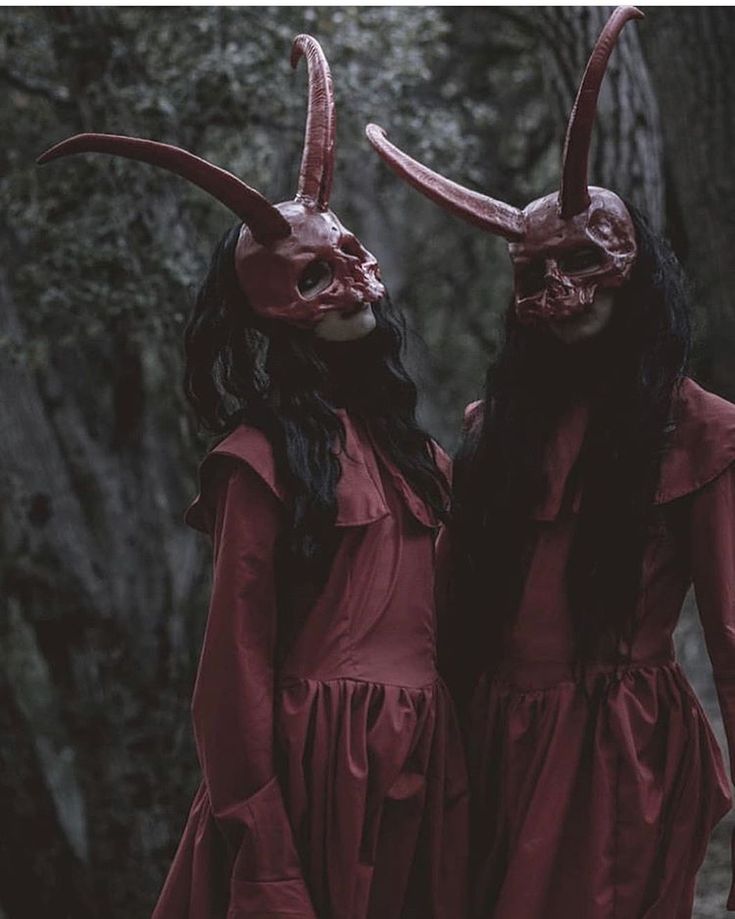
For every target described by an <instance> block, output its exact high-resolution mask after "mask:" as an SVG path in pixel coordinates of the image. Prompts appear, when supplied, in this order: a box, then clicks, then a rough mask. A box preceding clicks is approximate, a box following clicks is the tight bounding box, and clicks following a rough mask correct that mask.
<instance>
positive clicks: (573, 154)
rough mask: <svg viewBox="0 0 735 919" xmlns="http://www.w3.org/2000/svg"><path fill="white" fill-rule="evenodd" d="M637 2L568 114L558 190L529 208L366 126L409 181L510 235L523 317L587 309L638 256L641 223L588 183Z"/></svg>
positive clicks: (597, 57)
mask: <svg viewBox="0 0 735 919" xmlns="http://www.w3.org/2000/svg"><path fill="white" fill-rule="evenodd" d="M642 17H643V13H641V12H640V11H639V10H637V9H636V8H635V7H631V6H627V7H625V6H623V7H618V8H617V9H616V10H615V11H614V12H613V13H612V15H611V16H610V19H609V20H608V22H607V24H606V25H605V27H604V29H603V30H602V33H601V34H600V37H599V38H598V40H597V43H596V45H595V47H594V49H593V51H592V54H591V55H590V58H589V61H588V63H587V68H586V70H585V72H584V76H583V78H582V82H581V84H580V87H579V91H578V92H577V98H576V100H575V103H574V107H573V109H572V113H571V115H570V117H569V124H568V126H567V134H566V141H565V144H564V154H563V162H562V181H561V188H560V190H559V191H558V192H554V193H553V194H550V195H546V196H545V197H543V198H539V199H538V200H536V201H532V202H531V203H530V204H529V205H527V206H526V207H525V208H524V209H523V210H520V209H519V208H515V207H512V206H511V205H509V204H505V203H504V202H502V201H497V200H495V199H494V198H489V197H487V196H486V195H482V194H479V193H478V192H474V191H471V190H469V189H467V188H463V187H462V186H461V185H458V184H457V183H455V182H451V181H450V180H449V179H446V178H444V177H443V176H441V175H439V174H438V173H436V172H433V171H432V170H430V169H428V168H427V167H426V166H423V165H422V164H421V163H418V162H417V161H416V160H414V159H412V158H411V157H410V156H408V155H407V154H405V153H403V152H402V151H401V150H399V149H398V148H397V147H396V146H394V145H393V144H392V143H390V141H388V139H387V138H386V135H385V131H384V130H383V129H382V128H380V127H379V126H378V125H374V124H371V125H368V127H367V129H366V133H367V136H368V139H369V140H370V143H371V144H372V145H373V147H374V148H375V149H376V151H377V152H378V153H379V154H380V156H381V157H382V158H383V159H384V160H385V161H386V163H388V165H389V166H391V168H392V169H393V170H394V171H395V172H396V173H398V175H399V176H401V177H402V178H403V179H405V180H406V181H407V182H408V183H409V184H411V185H413V186H414V188H417V189H418V190H419V191H421V192H423V194H425V195H426V196H427V197H428V198H430V199H431V200H432V201H435V202H436V203H437V204H439V205H441V206H442V207H444V208H446V209H447V210H448V211H451V212H452V213H454V214H456V215H457V216H459V217H462V218H463V219H465V220H467V221H469V222H470V223H472V224H474V225H475V226H479V227H480V228H481V229H483V230H486V231H488V232H490V233H493V234H494V235H497V236H502V237H504V238H505V239H506V240H507V241H508V244H509V251H510V257H511V261H512V263H513V275H514V292H515V310H516V314H517V316H518V318H519V320H520V321H521V322H525V323H534V322H538V321H547V320H557V319H563V318H566V317H568V316H573V315H575V314H577V313H582V312H584V311H585V310H586V309H587V308H588V306H589V305H590V304H591V303H592V301H593V300H594V297H595V293H596V291H597V289H598V288H600V287H602V288H605V287H606V288H615V287H620V286H621V285H622V284H624V283H625V281H626V280H627V279H628V277H629V276H630V272H631V270H632V268H633V263H634V262H635V258H636V254H637V246H636V238H635V228H634V226H633V221H632V219H631V216H630V213H629V211H628V209H627V207H626V206H625V204H624V203H623V201H622V200H621V199H620V198H619V197H618V196H617V195H616V194H615V193H614V192H612V191H609V190H608V189H606V188H597V187H595V186H588V185H587V162H588V158H589V148H590V141H591V139H592V127H593V124H594V119H595V113H596V110H597V98H598V96H599V92H600V87H601V85H602V80H603V77H604V75H605V69H606V67H607V62H608V60H609V57H610V54H611V52H612V50H613V48H614V46H615V43H616V41H617V39H618V36H619V35H620V32H621V30H622V28H623V26H624V25H625V23H626V22H627V21H628V20H629V19H640V18H642Z"/></svg>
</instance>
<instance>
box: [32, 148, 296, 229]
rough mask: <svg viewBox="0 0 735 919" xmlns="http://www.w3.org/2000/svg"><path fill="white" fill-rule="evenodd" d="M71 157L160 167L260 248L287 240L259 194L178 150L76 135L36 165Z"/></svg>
mask: <svg viewBox="0 0 735 919" xmlns="http://www.w3.org/2000/svg"><path fill="white" fill-rule="evenodd" d="M73 153H111V154H112V155H113V156H123V157H125V158H126V159H130V160H138V161H139V162H141V163H150V164H151V165H152V166H160V167H161V168H162V169H167V170H168V171H169V172H173V173H175V174H176V175H179V176H182V178H184V179H187V180H188V181H189V182H191V183H193V184H194V185H198V186H199V188H201V189H203V190H204V191H206V192H208V193H209V194H210V195H212V197H213V198H216V199H217V200H218V201H220V202H221V203H222V204H224V205H225V206H226V207H228V208H229V209H230V210H231V211H233V213H235V214H237V216H238V217H239V218H240V219H241V220H243V221H244V222H245V223H246V224H247V225H248V227H249V228H250V232H251V233H252V234H253V236H254V238H255V239H256V240H257V241H258V242H259V243H262V244H263V245H267V244H268V243H269V242H273V241H274V240H276V239H281V238H282V237H284V236H288V235H289V233H290V232H291V226H290V224H289V223H288V221H287V220H286V218H285V217H283V215H282V214H281V213H280V212H279V211H278V210H277V209H276V208H275V207H274V206H273V205H272V204H271V203H270V201H268V200H267V199H266V198H264V197H263V195H261V194H260V192H257V191H255V189H254V188H250V186H249V185H246V184H245V183H244V182H242V181H241V180H240V179H238V178H237V176H234V175H232V173H231V172H226V171H225V170H224V169H220V168H219V166H214V165H213V164H212V163H208V162H207V161H206V160H203V159H201V158H200V157H198V156H194V154H193V153H189V152H188V151H186V150H182V149H181V147H173V146H171V144H161V143H158V142H157V141H155V140H144V139H142V138H140V137H125V136H123V135H119V134H76V135H75V136H74V137H69V138H67V139H66V140H62V141H61V143H58V144H56V146H54V147H51V148H50V149H49V150H46V152H45V153H42V154H41V156H39V157H38V160H37V161H36V162H37V163H39V164H43V163H48V162H50V161H51V160H55V159H58V158H59V157H62V156H70V155H71V154H73Z"/></svg>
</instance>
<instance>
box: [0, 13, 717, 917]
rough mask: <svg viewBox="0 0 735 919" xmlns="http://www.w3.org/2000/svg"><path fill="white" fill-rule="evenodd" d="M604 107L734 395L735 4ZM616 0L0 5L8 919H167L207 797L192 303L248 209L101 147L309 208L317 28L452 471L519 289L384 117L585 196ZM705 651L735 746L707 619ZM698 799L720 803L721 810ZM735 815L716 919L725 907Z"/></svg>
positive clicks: (454, 156) (640, 27)
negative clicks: (139, 149) (596, 57)
mask: <svg viewBox="0 0 735 919" xmlns="http://www.w3.org/2000/svg"><path fill="white" fill-rule="evenodd" d="M646 12H647V17H646V19H645V20H643V21H642V22H640V23H635V24H632V25H629V26H628V27H627V28H626V30H625V32H624V34H623V37H622V40H621V42H620V44H619V46H618V48H617V49H616V51H615V52H614V54H613V58H612V63H611V66H610V69H609V72H608V76H607V78H606V82H605V85H604V87H603V90H602V95H601V100H600V109H599V118H598V124H597V128H596V135H595V136H596V140H595V146H594V151H593V159H592V164H591V177H592V180H593V181H594V182H595V183H596V184H600V185H605V186H608V187H610V188H613V189H615V190H616V191H617V192H618V193H620V194H621V195H623V196H624V197H626V198H627V199H629V200H630V201H631V202H632V203H634V204H635V205H637V206H638V207H639V208H640V209H642V210H643V211H644V212H645V213H646V214H647V215H648V216H649V218H650V220H651V221H652V222H653V224H654V226H655V227H656V228H657V229H659V230H661V231H662V232H664V233H665V234H666V235H668V237H669V238H670V239H671V241H672V243H673V245H674V247H675V250H676V252H677V253H678V255H679V257H680V259H681V260H682V261H683V263H684V265H685V266H686V269H687V271H688V273H689V276H690V279H691V282H692V292H693V304H694V312H695V320H696V328H697V347H696V352H695V355H694V362H693V372H694V375H695V376H696V378H697V379H698V380H700V381H701V382H702V383H703V384H704V385H706V386H707V387H709V388H710V389H713V390H714V391H716V392H718V393H720V394H722V395H725V396H726V397H729V398H730V399H733V400H735V362H734V361H733V354H734V353H735V352H734V349H735V311H734V310H733V307H732V302H731V298H732V292H733V290H735V258H734V257H733V253H735V173H734V172H733V169H732V151H733V149H735V137H734V136H733V135H734V134H735V88H734V86H733V80H732V75H731V73H732V71H731V61H732V57H733V54H734V53H735V11H734V10H732V9H730V8H727V7H706V6H701V7H656V8H650V10H647V11H646ZM608 14H609V8H604V7H527V8H522V7H362V8H360V7H349V8H348V7H300V8H295V7H246V8H233V7H198V8H187V7H181V8H157V9H156V8H147V9H146V8H135V7H131V8H113V7H107V8H105V7H99V8H95V7H53V8H42V7H36V8H31V7H24V8H8V7H6V8H4V9H2V10H0V39H1V40H0V119H1V123H2V124H4V125H5V128H4V136H5V141H4V143H3V149H2V151H0V207H1V208H2V214H3V220H2V222H0V392H1V393H2V396H1V397H0V595H1V596H2V601H1V606H0V617H1V618H0V700H1V703H2V704H1V705H0V813H2V815H3V816H2V824H3V828H2V833H1V834H0V919H25V917H33V919H36V917H38V916H46V915H53V916H56V917H59V919H92V917H104V919H118V917H119V919H123V917H124V919H144V917H147V915H148V914H149V912H150V909H151V907H152V905H153V902H154V900H155V897H156V895H157V892H158V890H159V887H160V884H161V882H162V879H163V876H164V873H165V871H166V869H167V867H168V864H169V862H170V859H171V857H172V853H173V850H174V847H175V845H176V841H177V839H178V835H179V833H180V831H181V828H182V825H183V821H184V818H185V815H186V811H187V808H188V805H189V802H190V799H191V796H192V794H193V791H194V788H195V786H196V783H197V779H198V766H197V763H196V757H195V754H194V749H193V742H192V735H191V729H190V721H189V698H190V695H191V688H192V681H193V675H194V671H195V667H196V660H197V654H198V649H199V644H200V640H201V634H202V628H203V622H204V617H205V614H206V604H207V586H208V582H207V579H208V565H209V549H208V546H207V544H206V542H205V541H204V540H202V538H201V537H199V536H197V535H196V534H194V533H193V532H190V531H188V530H187V529H186V527H185V526H184V524H183V522H182V514H183V510H184V508H185V507H186V505H187V503H188V502H189V500H190V499H191V498H192V496H193V495H194V493H195V472H196V465H197V461H198V459H199V458H200V456H201V455H202V453H203V452H204V451H205V449H206V446H207V442H206V439H204V438H203V437H201V435H199V434H198V433H197V432H196V431H195V429H194V426H193V423H192V420H191V417H190V415H189V413H188V411H187V408H186V405H185V403H184V400H183V397H182V394H181V389H180V380H181V374H182V356H181V337H182V330H183V326H184V324H185V321H186V315H187V312H188V310H189V307H190V304H191V302H192V295H193V290H194V288H195V286H196V283H197V281H198V280H199V279H201V277H202V275H203V273H204V271H205V269H206V265H207V262H208V257H209V253H210V252H211V249H212V247H213V244H214V242H215V241H216V240H217V239H218V238H219V237H220V235H221V234H222V233H223V232H224V231H225V230H226V229H227V228H228V226H230V225H231V222H232V217H231V216H230V215H229V214H228V213H227V212H226V211H225V210H224V208H222V207H221V206H219V205H218V204H216V203H214V202H213V201H212V200H211V199H209V198H208V197H207V196H206V195H204V194H202V193H200V192H198V191H197V190H196V189H194V188H192V187H191V186H188V185H187V184H186V183H184V182H183V181H181V180H178V179H176V178H174V177H171V176H168V175H166V174H165V173H163V172H161V171H160V170H155V169H152V168H148V167H145V166H141V165H139V164H134V163H129V162H127V161H122V160H118V159H112V158H108V157H103V156H89V157H84V158H81V157H80V158H74V159H72V160H67V161H63V162H60V163H55V164H53V165H51V166H47V167H45V168H44V169H39V168H38V167H36V166H35V165H34V160H35V157H36V156H37V155H38V154H39V153H40V152H41V151H42V150H44V149H45V148H47V147H48V146H50V145H51V144H52V143H54V142H56V141H58V140H60V139H62V138H64V137H67V136H68V135H70V134H73V133H76V132H79V131H106V132H112V133H121V134H132V135H138V136H143V137H151V138H155V139H159V140H164V141H168V142H170V143H175V144H178V145H180V146H183V147H186V148H188V149H190V150H192V151H194V152H196V153H198V154H200V155H202V156H204V157H206V158H208V159H210V160H211V161H213V162H215V163H218V164H220V165H222V166H224V167H225V168H227V169H230V170H232V171H233V172H235V173H236V174H237V175H239V176H241V177H242V178H243V179H244V180H245V181H247V182H248V183H249V184H251V185H253V186H255V187H256V188H258V189H259V190H261V191H262V192H264V193H265V194H266V195H267V196H268V197H270V198H271V200H273V201H280V200H284V199H287V198H290V197H291V196H292V194H293V191H294V189H295V181H296V175H297V170H298V164H299V158H300V151H301V141H302V135H303V129H304V119H305V106H306V77H305V68H303V67H302V68H300V70H299V72H298V73H296V74H294V73H293V72H292V71H291V68H290V67H289V65H288V58H289V51H290V45H291V40H292V38H293V37H294V35H296V34H297V33H299V32H302V31H306V32H310V33H312V34H313V35H315V36H316V37H317V38H318V39H319V40H320V41H321V42H322V44H323V46H324V48H325V51H326V53H327V55H328V58H329V60H330V63H331V66H332V72H333V76H334V82H335V89H336V101H337V119H338V120H337V125H338V139H337V143H338V148H337V174H336V180H335V190H334V195H333V206H334V208H335V210H336V211H337V213H339V214H340V216H341V217H342V219H343V220H344V222H345V223H346V224H347V225H348V226H349V227H350V228H352V229H353V230H354V231H355V232H356V233H357V234H358V236H359V237H360V238H361V239H362V240H363V242H364V243H365V244H366V245H367V246H368V248H370V249H371V250H372V251H373V252H374V253H375V254H376V255H377V256H378V258H379V259H380V261H381V263H382V267H383V276H384V279H385V280H386V282H387V285H388V287H389V289H390V291H391V294H392V297H393V299H394V300H395V301H396V302H397V303H398V304H400V305H401V306H402V307H403V309H404V310H405V312H406V314H407V316H408V320H409V323H410V326H411V328H412V330H413V333H414V334H412V338H411V345H410V361H411V366H412V368H413V370H414V372H415V373H416V375H417V377H418V379H419V385H420V388H421V392H422V403H421V414H422V420H423V422H424V424H425V425H426V426H427V427H428V428H429V429H430V430H431V431H432V432H433V433H434V435H435V436H436V437H437V438H438V439H439V440H440V441H441V442H442V443H443V444H444V445H445V446H446V447H447V448H449V449H451V448H452V447H453V446H454V445H455V444H456V436H457V431H458V428H459V424H460V419H461V414H462V409H463V406H464V405H465V404H466V403H467V402H468V401H470V400H471V399H473V398H476V397H477V396H478V394H479V393H480V391H481V388H482V383H483V377H484V371H485V368H486V365H487V363H488V360H489V359H491V358H492V356H493V355H494V354H495V353H496V349H497V347H498V342H499V339H500V330H501V316H502V313H503V311H504V308H505V306H506V304H507V302H508V298H509V295H510V270H509V262H508V259H507V254H506V250H505V244H504V243H502V241H499V240H494V239H492V238H490V237H488V236H486V235H484V234H482V233H480V232H478V231H476V230H474V229H473V228H471V227H469V226H468V225H466V224H464V223H462V222H460V221H458V220H455V219H453V218H451V217H450V216H449V215H447V214H446V213H444V212H442V211H439V210H438V209H437V208H435V207H433V206H432V205H430V204H429V203H428V202H427V201H425V200H424V199H423V198H422V197H421V196H420V195H418V194H417V193H415V192H414V191H413V190H411V189H409V188H407V187H406V186H404V185H403V184H401V183H400V182H399V181H398V180H397V179H396V178H395V177H394V176H393V175H392V174H391V173H390V172H389V171H388V170H387V169H386V168H385V166H384V165H383V164H382V163H381V162H380V161H379V160H378V158H377V157H376V156H375V155H374V154H373V153H372V151H371V150H370V148H369V146H368V145H367V142H366V141H365V139H364V135H363V129H364V125H365V124H366V123H367V122H368V121H376V122H378V123H380V124H382V125H383V126H384V127H386V128H387V129H389V132H390V136H391V138H392V139H393V140H394V141H395V142H397V143H398V144H399V145H401V146H402V147H403V148H404V149H406V150H407V151H409V152H411V153H412V154H413V155H414V156H417V157H418V158H419V159H421V160H423V161H424V162H426V163H428V164H429V165H433V166H434V167H435V168H437V169H439V170H440V171H442V172H443V173H444V174H445V175H447V176H449V177H452V178H454V179H455V180H457V181H459V182H461V183H463V184H465V185H468V186H471V187H473V188H477V189H479V190H481V191H484V192H486V193H488V194H491V195H496V196H498V197H501V198H503V199H504V200H506V201H508V202H510V203H513V204H516V205H520V206H522V205H524V204H525V203H527V202H528V201H529V200H531V199H532V198H535V197H538V196H540V195H542V194H546V193H547V192H549V191H551V190H553V189H555V188H557V187H558V180H559V161H560V150H561V142H562V139H563V134H564V129H565V125H566V118H567V114H568V112H569V110H570V107H571V103H572V100H573V97H574V94H575V91H576V88H577V85H578V80H579V77H580V75H581V73H582V70H583V68H584V65H585V63H586V59H587V55H588V53H589V51H590V49H591V47H592V45H593V43H594V40H595V38H596V37H597V35H598V33H599V30H600V28H601V26H602V24H603V22H604V21H605V19H606V18H607V15H608ZM677 638H678V646H679V653H680V656H681V658H682V660H683V662H684V664H685V666H686V667H687V669H688V672H689V673H690V675H691V679H692V680H693V682H694V684H695V686H696V688H697V690H698V692H699V693H700V694H701V696H702V698H703V700H704V702H705V704H706V706H707V708H708V711H710V712H711V714H712V718H713V720H714V722H715V725H716V729H717V731H718V735H719V736H720V738H722V731H721V725H720V724H719V721H718V715H717V711H716V706H715V705H714V694H713V691H712V686H711V681H710V677H709V672H708V664H707V659H706V655H705V652H704V650H703V646H702V643H701V636H700V634H699V628H698V624H697V618H696V614H695V611H694V607H693V604H692V603H691V602H690V603H689V604H688V607H687V611H686V614H685V616H684V618H683V621H682V625H681V627H680V629H679V632H678V636H677ZM692 803H693V805H694V802H692ZM729 830H730V823H729V822H728V821H725V823H724V824H723V825H722V826H721V827H720V828H719V829H718V830H717V831H716V833H715V836H714V838H713V842H712V845H711V846H710V851H709V854H708V858H707V862H706V864H705V867H704V869H703V872H702V875H701V877H700V883H699V891H698V899H697V913H696V916H697V919H710V917H720V916H724V915H725V913H724V901H725V896H726V890H727V886H728V884H729V852H728V848H729V847H728V833H729Z"/></svg>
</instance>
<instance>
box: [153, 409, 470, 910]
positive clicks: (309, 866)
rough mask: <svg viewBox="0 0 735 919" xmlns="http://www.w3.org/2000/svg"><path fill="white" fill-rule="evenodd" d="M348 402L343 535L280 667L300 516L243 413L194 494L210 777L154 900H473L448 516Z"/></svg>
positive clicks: (448, 906)
mask: <svg viewBox="0 0 735 919" xmlns="http://www.w3.org/2000/svg"><path fill="white" fill-rule="evenodd" d="M342 417H343V421H344V422H345V426H346V432H347V449H346V453H343V454H342V455H341V457H340V458H341V461H342V466H343V475H342V479H341V481H340V484H339V488H338V502H339V519H338V527H339V528H340V542H339V547H338V549H337V554H336V557H335V561H334V563H333V566H332V570H331V574H330V576H329V579H328V582H327V584H326V586H325V588H324V590H323V591H322V593H321V594H320V596H319V598H318V600H317V601H316V603H315V604H314V605H313V607H312V608H311V610H310V611H309V612H308V616H307V618H306V621H305V624H304V625H303V627H302V628H301V630H300V632H299V634H298V636H297V638H296V639H295V641H294V642H293V643H292V645H291V647H290V649H289V651H288V653H287V655H286V658H285V661H284V662H283V664H282V665H281V666H280V668H279V669H278V670H277V671H276V670H275V668H274V664H273V658H274V641H275V624H276V601H275V585H274V567H273V548H274V544H275V541H276V539H277V538H278V536H279V534H280V533H281V531H282V527H283V525H284V520H285V516H286V515H285V514H284V505H283V499H284V497H285V492H284V489H283V488H282V487H281V486H280V484H279V483H278V481H277V476H276V474H275V468H274V464H273V456H272V453H271V451H270V447H269V445H268V442H267V441H266V439H265V438H264V436H263V435H262V434H261V433H260V432H259V431H256V430H255V429H252V428H246V427H242V428H239V429H238V430H237V431H235V432H234V433H233V434H232V435H230V437H228V438H227V439H226V440H225V441H223V442H222V443H221V444H220V445H219V446H218V447H217V448H215V450H214V451H213V454H210V456H209V457H208V458H207V460H205V463H204V464H203V467H202V493H201V495H200V497H199V498H198V499H197V501H196V502H195V503H194V505H193V506H192V508H191V509H190V511H189V513H188V520H189V522H190V523H191V524H192V525H194V526H196V527H198V528H200V529H204V530H206V531H209V532H211V533H212V535H213V541H214V580H213V587H212V600H211V605H210V610H209V617H208V623H207V630H206V635H205V640H204V645H203V649H202V656H201V661H200V666H199V673H198V677H197V683H196V688H195V692H194V699H193V715H194V727H195V734H196V740H197V749H198V753H199V758H200V761H201V765H202V772H203V783H202V785H201V787H200V789H199V791H198V793H197V795H196V798H195V800H194V804H193V806H192V810H191V813H190V816H189V819H188V822H187V824H186V827H185V829H184V833H183V837H182V840H181V843H180V845H179V849H178V851H177V853H176V857H175V859H174V863H173V865H172V867H171V871H170V873H169V876H168V878H167V881H166V884H165V886H164V889H163V891H162V893H161V897H160V899H159V902H158V905H157V906H156V909H155V911H154V913H153V917H154V919H217V917H227V919H245V917H248V919H251V917H285V916H289V917H291V916H293V917H300V919H314V917H319V919H363V917H365V919H410V917H417V919H418V917H421V919H424V917H429V919H430V917H436V919H463V917H464V916H465V898H466V888H467V879H466V864H467V832H468V831H467V819H468V815H467V776H466V771H465V765H464V758H463V752H462V749H461V739H460V736H459V732H458V728H457V724H456V720H455V716H454V712H453V709H452V705H451V702H450V699H449V696H448V693H447V690H446V688H445V686H444V684H443V683H442V682H441V681H440V680H439V679H438V677H437V672H436V666H435V659H436V649H435V609H434V601H433V596H432V592H433V552H434V549H433V540H434V529H433V528H432V526H431V525H432V524H433V523H434V521H433V519H432V517H431V515H430V513H429V512H428V510H427V509H426V507H424V505H423V504H422V503H421V502H420V501H419V500H418V499H417V497H416V496H415V495H414V493H413V492H412V491H411V490H410V488H409V487H408V486H407V484H406V482H405V481H404V480H403V478H402V477H401V476H400V474H399V473H398V471H397V470H396V469H395V467H393V466H392V465H391V464H390V462H389V461H388V460H387V458H386V457H385V456H383V455H382V454H381V452H380V451H379V450H378V449H377V448H376V446H375V444H374V443H373V442H372V440H371V437H370V435H369V432H368V431H367V430H365V429H362V428H360V427H358V426H357V425H356V424H353V423H352V422H351V421H350V419H349V418H348V417H347V416H346V415H345V414H344V413H343V415H342ZM223 458H224V459H223ZM227 458H229V459H227Z"/></svg>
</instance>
